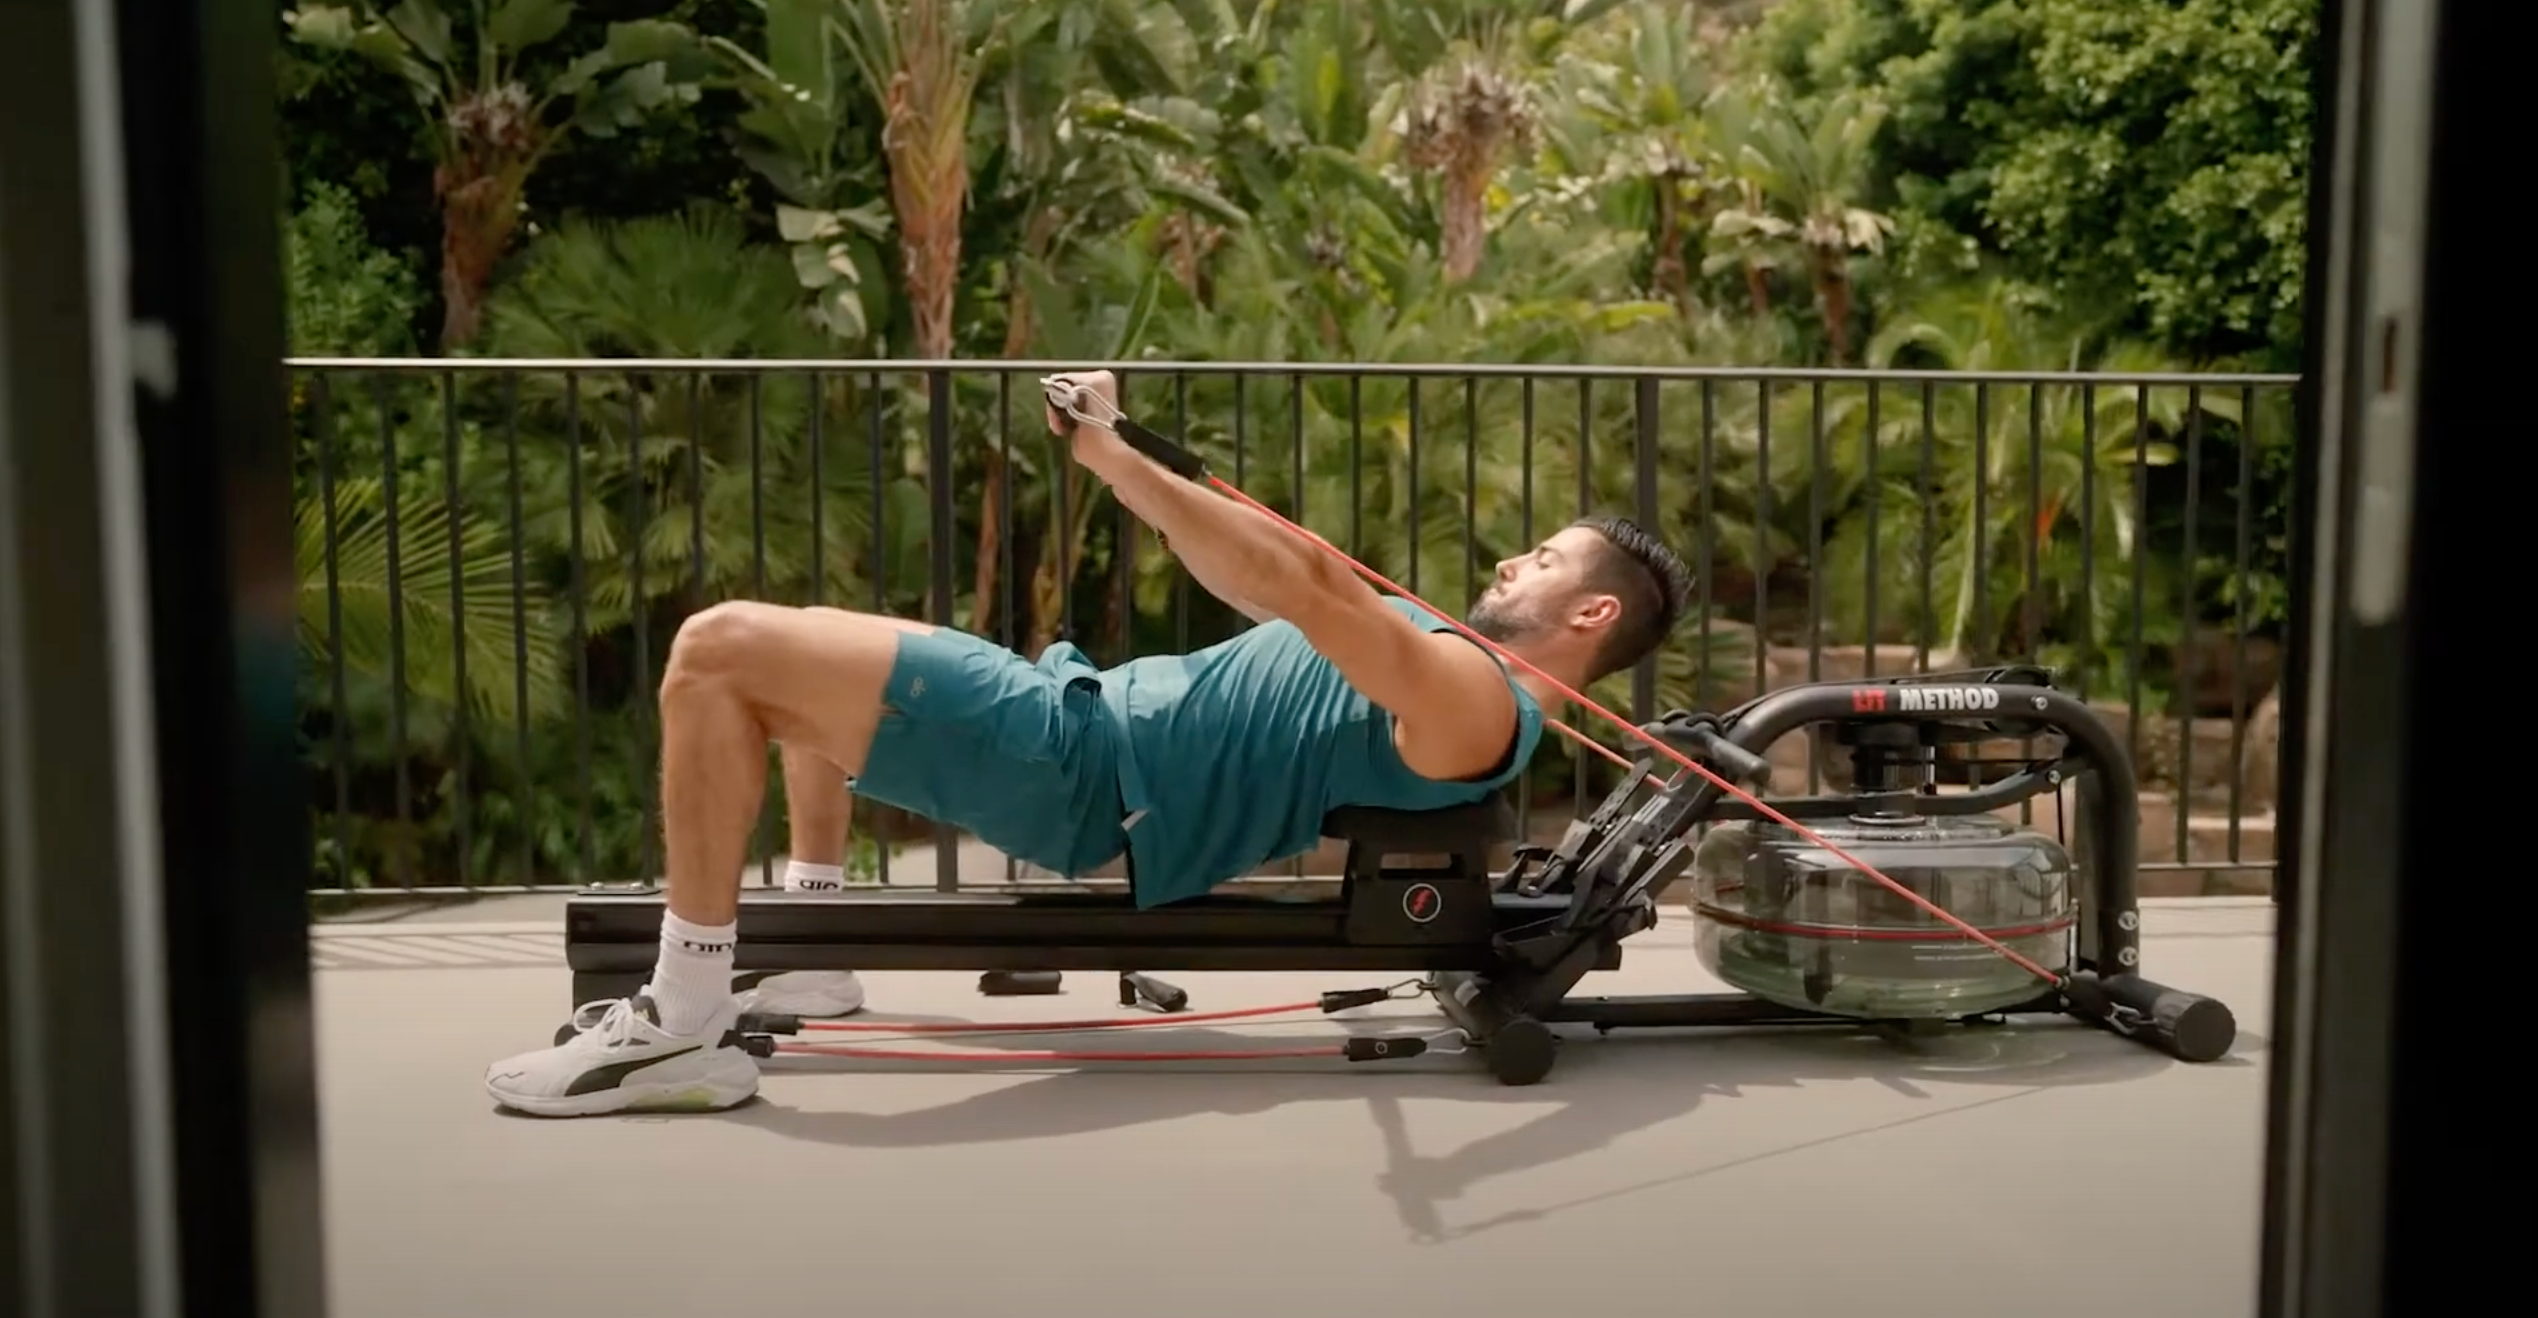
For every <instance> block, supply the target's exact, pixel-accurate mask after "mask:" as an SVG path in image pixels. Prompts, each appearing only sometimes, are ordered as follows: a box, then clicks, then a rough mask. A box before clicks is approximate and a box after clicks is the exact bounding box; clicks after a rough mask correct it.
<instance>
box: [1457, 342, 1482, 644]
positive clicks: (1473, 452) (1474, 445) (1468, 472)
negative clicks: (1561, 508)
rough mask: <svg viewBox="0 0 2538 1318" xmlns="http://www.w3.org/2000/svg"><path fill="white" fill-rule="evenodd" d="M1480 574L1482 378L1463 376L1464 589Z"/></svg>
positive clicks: (1469, 595)
mask: <svg viewBox="0 0 2538 1318" xmlns="http://www.w3.org/2000/svg"><path fill="white" fill-rule="evenodd" d="M1479 575H1480V377H1479V376H1477V375H1467V376H1464V377H1463V592H1462V596H1461V598H1463V599H1466V600H1468V599H1471V598H1472V595H1473V583H1474V582H1475V581H1476V580H1477V579H1478V577H1479Z"/></svg>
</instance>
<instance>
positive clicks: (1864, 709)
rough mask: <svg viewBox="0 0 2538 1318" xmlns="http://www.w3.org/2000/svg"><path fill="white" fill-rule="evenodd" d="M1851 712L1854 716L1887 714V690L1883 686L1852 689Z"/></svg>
mask: <svg viewBox="0 0 2538 1318" xmlns="http://www.w3.org/2000/svg"><path fill="white" fill-rule="evenodd" d="M1851 712H1852V713H1854V714H1883V713H1885V712H1886V688H1884V687H1882V686H1862V687H1853V688H1851Z"/></svg>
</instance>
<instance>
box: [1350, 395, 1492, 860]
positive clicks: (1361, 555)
mask: <svg viewBox="0 0 2538 1318" xmlns="http://www.w3.org/2000/svg"><path fill="white" fill-rule="evenodd" d="M1520 390H1521V393H1520V397H1519V400H1518V408H1519V418H1520V422H1519V423H1520V425H1521V426H1522V431H1521V434H1520V438H1519V440H1518V444H1519V449H1520V451H1519V452H1518V454H1517V458H1516V463H1517V466H1518V468H1519V469H1520V475H1519V476H1518V481H1519V483H1520V484H1519V492H1518V494H1517V495H1516V542H1517V543H1518V544H1520V545H1522V546H1524V547H1525V548H1527V549H1531V548H1532V547H1533V377H1532V376H1530V375H1528V376H1526V377H1524V380H1523V383H1522V385H1521V386H1520ZM1359 557H1361V558H1362V557H1364V555H1363V554H1360V555H1359ZM1516 838H1517V840H1518V841H1520V842H1526V841H1531V840H1532V838H1533V774H1532V773H1531V772H1529V771H1528V772H1526V773H1521V774H1518V775H1517V776H1516Z"/></svg>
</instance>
